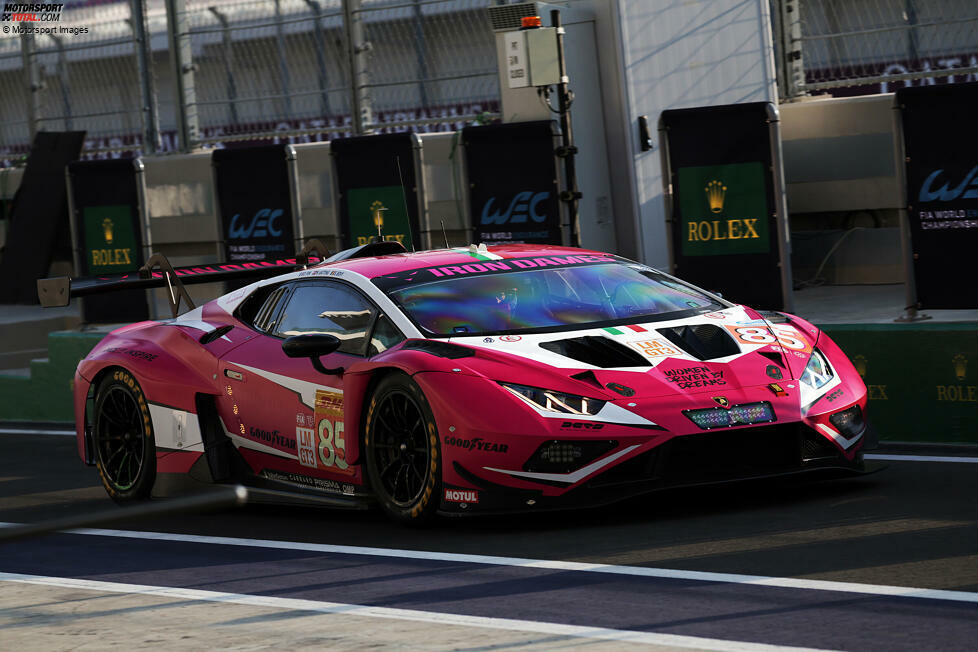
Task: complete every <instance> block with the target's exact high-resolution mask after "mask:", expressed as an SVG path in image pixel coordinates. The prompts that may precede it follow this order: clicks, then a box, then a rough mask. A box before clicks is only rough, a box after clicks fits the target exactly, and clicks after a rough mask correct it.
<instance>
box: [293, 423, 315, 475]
mask: <svg viewBox="0 0 978 652" xmlns="http://www.w3.org/2000/svg"><path fill="white" fill-rule="evenodd" d="M295 440H296V442H298V444H299V464H301V465H302V466H308V467H310V468H313V469H315V468H317V467H318V466H319V465H318V464H317V463H316V459H317V455H316V431H315V430H313V429H312V428H296V429H295Z"/></svg>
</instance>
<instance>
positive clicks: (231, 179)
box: [211, 144, 296, 263]
mask: <svg viewBox="0 0 978 652" xmlns="http://www.w3.org/2000/svg"><path fill="white" fill-rule="evenodd" d="M287 147H288V145H284V144H283V145H267V146H262V147H243V148H240V149H216V150H214V152H213V153H212V154H211V165H213V166H214V184H215V186H216V190H217V202H218V204H219V206H220V211H221V238H222V239H223V241H224V260H225V261H226V262H232V263H236V262H245V263H257V262H262V261H268V260H278V259H279V258H288V257H290V256H292V255H293V254H295V251H296V246H295V237H294V235H293V229H292V193H291V186H290V181H289V168H288V166H289V161H288V158H287V157H288V152H287V151H286V148H287Z"/></svg>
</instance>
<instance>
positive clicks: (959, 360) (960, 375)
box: [951, 353, 968, 380]
mask: <svg viewBox="0 0 978 652" xmlns="http://www.w3.org/2000/svg"><path fill="white" fill-rule="evenodd" d="M951 364H952V365H954V376H955V378H957V379H958V380H964V379H965V378H966V377H967V376H968V358H966V357H964V355H963V354H961V353H959V354H957V355H956V356H954V357H953V358H951Z"/></svg>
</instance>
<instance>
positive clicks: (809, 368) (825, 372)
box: [801, 349, 835, 389]
mask: <svg viewBox="0 0 978 652" xmlns="http://www.w3.org/2000/svg"><path fill="white" fill-rule="evenodd" d="M834 377H835V374H834V373H832V367H830V366H829V361H828V360H826V359H825V355H824V354H823V353H822V352H821V351H819V350H818V349H813V350H812V357H811V358H809V359H808V364H807V365H805V370H804V371H803V372H801V382H803V383H805V384H806V385H808V386H809V387H811V388H812V389H819V388H820V387H824V386H825V385H826V384H828V382H829V381H830V380H832V379H833V378H834Z"/></svg>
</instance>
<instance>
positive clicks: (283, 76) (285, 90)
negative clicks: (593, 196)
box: [275, 0, 292, 118]
mask: <svg viewBox="0 0 978 652" xmlns="http://www.w3.org/2000/svg"><path fill="white" fill-rule="evenodd" d="M275 49H276V51H277V52H278V79H279V88H280V89H281V92H282V109H284V110H283V113H284V114H285V117H286V118H291V117H292V97H291V96H290V94H289V63H288V60H287V58H286V56H285V26H284V25H282V0H275Z"/></svg>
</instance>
